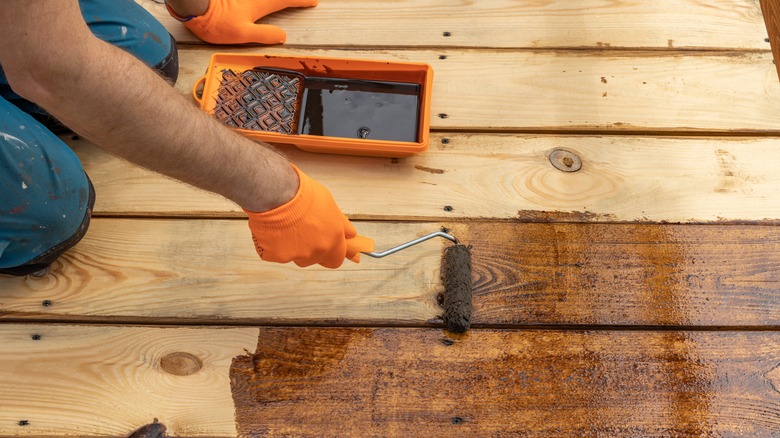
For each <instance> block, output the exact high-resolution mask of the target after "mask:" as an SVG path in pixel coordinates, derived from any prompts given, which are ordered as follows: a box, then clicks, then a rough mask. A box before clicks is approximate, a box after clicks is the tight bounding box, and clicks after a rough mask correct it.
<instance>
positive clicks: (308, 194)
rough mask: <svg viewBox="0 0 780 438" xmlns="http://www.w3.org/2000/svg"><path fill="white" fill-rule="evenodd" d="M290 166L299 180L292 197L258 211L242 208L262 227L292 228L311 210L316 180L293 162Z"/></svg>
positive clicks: (302, 220) (275, 228)
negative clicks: (270, 207)
mask: <svg viewBox="0 0 780 438" xmlns="http://www.w3.org/2000/svg"><path fill="white" fill-rule="evenodd" d="M291 166H292V168H293V169H294V170H295V173H297V174H298V181H299V182H298V191H297V192H296V193H295V196H293V198H292V199H290V200H289V201H287V202H286V203H284V204H282V205H280V206H278V207H276V208H273V209H271V210H268V211H264V212H260V213H256V212H252V211H248V210H244V212H245V213H246V214H247V215H248V216H249V217H250V219H254V220H256V221H259V222H260V223H262V224H263V225H262V226H263V227H264V228H268V229H273V230H283V229H288V228H294V227H296V226H297V225H299V224H300V223H302V222H304V218H306V217H308V216H309V213H310V212H311V210H312V206H313V204H314V196H313V190H314V184H316V182H315V181H314V180H312V179H311V178H309V177H308V176H307V175H306V174H305V173H303V172H302V171H301V170H300V169H298V168H297V167H296V166H295V165H294V164H291Z"/></svg>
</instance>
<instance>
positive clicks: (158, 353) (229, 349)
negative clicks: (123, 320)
mask: <svg viewBox="0 0 780 438" xmlns="http://www.w3.org/2000/svg"><path fill="white" fill-rule="evenodd" d="M33 335H39V336H40V339H39V340H37V341H35V340H32V336H33ZM257 338H258V329H256V328H240V329H237V328H231V329H209V330H203V329H198V328H167V329H161V328H126V327H109V326H91V327H89V326H58V325H32V324H31V325H7V324H4V325H0V339H2V342H0V357H2V361H0V406H2V409H0V436H33V437H41V436H127V435H128V434H129V433H130V432H131V431H133V430H135V429H136V428H138V427H140V426H142V425H144V424H147V423H151V422H152V420H153V419H154V418H158V419H159V420H160V421H161V422H162V423H164V424H165V425H166V426H167V427H168V429H169V432H172V435H173V434H175V436H236V433H237V432H236V426H235V420H234V415H235V409H234V406H233V400H232V395H231V391H230V379H229V370H230V366H231V362H232V360H233V358H234V357H235V356H238V355H243V354H246V351H254V349H255V348H256V345H257ZM180 351H185V352H188V353H190V354H192V355H194V356H196V357H197V358H198V359H200V360H201V362H202V368H201V369H200V371H198V372H197V373H195V374H192V375H188V376H178V375H172V374H169V373H166V372H165V371H163V370H162V369H161V367H160V359H161V358H162V357H163V356H165V355H167V354H169V353H174V352H180ZM22 420H26V421H27V422H28V425H26V426H19V421H22Z"/></svg>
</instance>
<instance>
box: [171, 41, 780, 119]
mask: <svg viewBox="0 0 780 438" xmlns="http://www.w3.org/2000/svg"><path fill="white" fill-rule="evenodd" d="M214 51H228V50H227V49H222V50H220V49H216V48H213V47H212V48H210V49H209V50H203V49H186V50H180V51H179V59H180V65H181V73H180V79H179V84H178V85H177V88H178V89H179V90H180V91H181V92H183V93H185V94H186V95H187V96H189V95H190V93H191V88H192V86H193V84H194V83H195V82H196V81H197V79H198V78H199V77H200V76H202V75H203V74H204V73H205V71H206V67H207V66H208V62H209V57H210V55H211V53H213V52H214ZM233 51H238V52H241V53H260V54H278V55H292V56H314V57H318V56H319V57H342V58H359V59H377V60H388V61H414V62H425V63H428V64H430V65H431V66H432V67H433V69H434V85H433V95H432V103H431V129H434V130H498V131H505V130H513V131H514V130H534V131H535V130H541V131H561V130H569V131H572V130H576V131H588V130H590V131H594V130H596V131H610V132H637V131H638V132H659V131H664V132H667V131H672V132H701V131H707V132H745V131H761V132H769V133H773V134H777V133H780V117H777V116H776V115H777V114H780V82H778V81H777V72H776V71H775V68H774V66H773V65H772V54H771V53H769V52H762V53H747V52H728V53H721V54H712V53H706V52H703V53H702V52H685V53H676V54H665V53H663V52H594V51H568V52H565V51H561V52H549V51H538V52H536V51H534V52H529V51H505V50H468V49H462V50H439V51H430V50H392V51H391V50H387V51H386V50H361V51H356V50H318V49H305V50H301V49H289V48H284V47H272V48H245V49H238V50H236V49H234V50H233ZM442 56H445V57H446V59H441V57H442ZM440 115H446V116H440ZM442 117H446V118H442Z"/></svg>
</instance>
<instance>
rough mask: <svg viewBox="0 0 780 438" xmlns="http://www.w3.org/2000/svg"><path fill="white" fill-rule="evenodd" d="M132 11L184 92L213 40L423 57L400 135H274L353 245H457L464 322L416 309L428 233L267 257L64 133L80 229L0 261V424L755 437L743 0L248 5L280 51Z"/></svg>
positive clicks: (759, 401) (765, 146)
mask: <svg viewBox="0 0 780 438" xmlns="http://www.w3.org/2000/svg"><path fill="white" fill-rule="evenodd" d="M139 1H140V2H141V3H142V4H144V5H145V6H147V7H148V8H149V9H150V10H152V11H153V12H154V13H155V14H156V15H157V16H158V17H160V19H161V20H162V21H164V22H165V24H166V25H168V26H170V29H171V31H172V33H174V35H175V36H176V37H177V39H178V40H179V43H180V52H179V53H180V63H181V75H180V80H179V83H178V85H177V86H176V87H177V89H178V90H180V91H181V92H182V93H183V94H189V90H190V88H191V87H192V85H193V84H194V83H195V81H196V80H197V78H198V77H199V76H200V75H201V74H203V72H204V71H205V69H206V65H207V63H208V58H209V56H210V54H211V53H213V52H214V51H238V52H246V53H273V54H301V55H307V56H336V57H354V58H363V59H386V60H401V61H414V62H425V63H429V64H430V65H432V66H433V69H434V72H435V80H434V92H433V102H432V117H431V126H432V141H431V146H430V149H429V150H428V151H426V152H425V153H423V154H420V155H417V156H414V157H410V158H404V159H386V158H361V157H345V156H334V155H318V154H311V153H306V152H302V151H299V150H296V149H294V148H285V149H284V151H285V152H286V153H288V154H289V156H290V157H291V159H292V160H293V161H295V162H296V163H297V164H298V165H299V166H300V167H301V168H302V169H303V170H304V171H306V172H307V173H309V174H311V175H312V176H313V177H314V178H316V179H318V180H320V181H321V182H323V183H324V184H325V185H327V186H328V187H329V188H330V189H331V191H332V193H333V194H334V196H335V198H336V199H337V200H338V202H339V204H340V205H341V206H342V208H343V209H344V211H345V213H346V214H347V215H348V216H349V217H350V218H352V219H353V220H354V221H355V223H356V225H357V227H358V229H359V230H360V232H361V234H365V235H367V236H371V237H373V238H375V239H376V242H377V246H378V247H379V248H386V247H390V246H393V245H395V244H397V243H400V242H404V241H407V240H410V239H411V238H413V237H417V236H419V235H422V234H425V233H428V232H431V231H436V230H438V229H439V228H440V227H442V226H446V227H448V228H450V229H451V230H452V233H453V234H454V235H456V236H457V237H459V238H460V239H461V240H462V241H464V242H465V243H469V244H472V245H473V247H474V248H473V254H474V277H473V278H474V284H475V297H474V305H475V310H474V311H475V314H474V317H473V328H472V330H471V331H469V332H468V333H467V334H465V335H453V334H450V333H447V332H446V331H444V330H443V325H442V324H441V322H440V320H438V319H437V317H438V316H439V315H440V314H441V309H440V308H439V307H438V305H437V301H436V296H437V294H438V293H439V292H441V290H442V284H441V280H440V278H439V275H440V274H439V266H440V260H441V254H442V250H443V247H444V246H445V244H444V243H441V242H435V241H434V242H429V243H426V244H423V245H420V246H417V247H414V248H412V249H409V250H407V251H405V252H403V253H399V254H398V255H395V256H392V257H389V258H386V259H382V260H364V261H362V262H361V263H360V264H351V263H347V264H345V266H344V267H343V268H341V269H338V270H327V269H320V268H316V267H313V268H307V269H299V268H297V267H295V266H286V265H277V264H270V263H264V262H261V261H260V260H259V259H258V258H257V256H256V254H255V252H254V248H253V246H252V241H251V239H250V238H249V231H248V228H247V226H246V222H245V219H244V217H243V214H242V213H241V211H240V209H239V208H238V207H237V206H235V205H233V204H232V203H230V202H228V201H226V200H224V199H222V198H220V197H218V196H215V195H211V194H209V193H205V192H202V191H198V190H195V189H193V188H191V187H188V186H186V185H184V184H181V183H178V182H176V181H173V180H170V179H168V178H165V177H162V176H159V175H156V174H153V173H151V172H148V171H146V170H143V169H140V168H138V167H135V166H132V165H130V164H128V163H126V162H123V161H121V160H119V159H117V158H115V157H112V156H110V155H108V154H106V153H104V152H102V151H100V150H99V149H97V148H96V147H95V146H94V145H92V144H90V143H88V142H87V141H85V140H83V139H79V138H77V137H74V138H73V139H70V138H69V139H68V141H69V143H70V145H71V146H72V147H73V148H74V149H75V150H76V152H77V153H78V155H79V156H80V157H81V159H82V161H83V163H84V166H85V168H86V170H87V172H88V173H89V175H90V176H91V177H92V179H93V181H94V184H95V186H96V189H97V203H96V206H95V219H94V221H93V225H92V227H91V229H90V231H89V233H88V235H87V237H86V238H85V239H84V240H83V241H82V242H81V243H80V244H79V245H77V246H76V247H75V248H74V249H73V250H71V251H70V252H68V253H67V254H66V255H65V256H64V257H63V258H62V259H61V260H60V261H58V262H57V263H56V264H55V266H54V267H53V270H52V272H51V274H49V275H47V276H44V277H32V276H30V277H27V278H15V277H6V276H0V358H2V359H0V436H53V437H54V436H56V437H60V436H126V435H127V434H128V433H130V432H131V431H132V430H134V429H136V428H138V427H140V426H142V425H144V424H146V423H151V422H152V420H153V419H154V418H158V419H159V421H160V422H162V423H163V424H165V425H166V427H167V428H168V432H169V434H171V435H173V436H181V437H204V436H236V435H240V436H312V437H314V436H317V437H320V436H496V437H503V436H778V435H780V365H778V364H780V332H779V329H780V270H778V268H779V267H780V228H778V227H777V224H778V223H780V172H778V171H777V169H778V163H780V81H779V80H778V69H776V67H775V65H773V55H772V51H771V46H770V42H772V41H774V44H775V48H776V49H777V48H778V47H780V44H778V41H780V40H778V35H775V34H773V36H772V38H771V39H770V38H769V37H768V33H767V27H766V25H767V23H765V21H764V18H763V16H762V12H761V7H760V5H759V2H757V1H745V0H718V1H713V2H701V1H696V0H657V1H652V2H650V1H645V2H629V1H612V2H603V1H597V0H581V1H566V0H553V1H544V2H542V1H525V2H512V1H509V0H480V1H479V2H438V1H432V0H399V1H394V2H357V1H350V0H323V1H322V2H321V4H320V5H319V6H317V7H316V8H313V9H306V10H288V11H283V12H280V13H277V14H275V15H273V16H272V17H269V18H268V19H267V20H266V21H267V22H270V23H274V24H278V25H280V26H283V27H284V28H285V29H286V30H287V32H288V41H287V43H286V44H285V45H283V46H278V47H229V48H219V47H213V46H207V45H203V44H198V43H197V41H196V40H195V39H194V37H192V36H191V35H190V34H188V33H187V31H186V30H184V29H183V27H181V26H180V25H179V24H178V23H176V22H174V21H173V20H171V19H169V18H168V17H167V14H166V13H165V12H164V10H163V9H162V7H161V6H160V5H158V4H156V3H154V2H152V1H151V0H139ZM762 3H765V4H768V5H774V7H775V8H776V9H775V10H776V11H777V10H780V8H778V7H777V2H773V1H766V2H762ZM767 21H768V22H769V24H770V26H771V23H774V26H775V28H776V29H777V28H778V25H777V23H778V19H777V16H775V17H774V21H771V20H767ZM555 149H565V150H568V151H570V152H571V153H573V154H575V155H577V156H578V157H579V158H580V160H581V161H582V169H581V170H579V171H577V172H562V171H560V170H558V169H556V168H555V167H554V166H553V165H552V164H551V162H550V153H551V152H552V151H553V150H555ZM445 207H446V208H445Z"/></svg>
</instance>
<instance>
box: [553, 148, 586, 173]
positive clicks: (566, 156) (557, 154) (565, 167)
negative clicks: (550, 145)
mask: <svg viewBox="0 0 780 438" xmlns="http://www.w3.org/2000/svg"><path fill="white" fill-rule="evenodd" d="M549 159H550V163H551V164H552V165H553V166H554V167H555V168H556V169H558V170H560V171H561V172H576V171H578V170H580V169H581V168H582V160H580V157H579V156H577V154H575V153H574V152H572V151H570V150H568V149H561V148H559V149H553V150H552V152H550V157H549Z"/></svg>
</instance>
